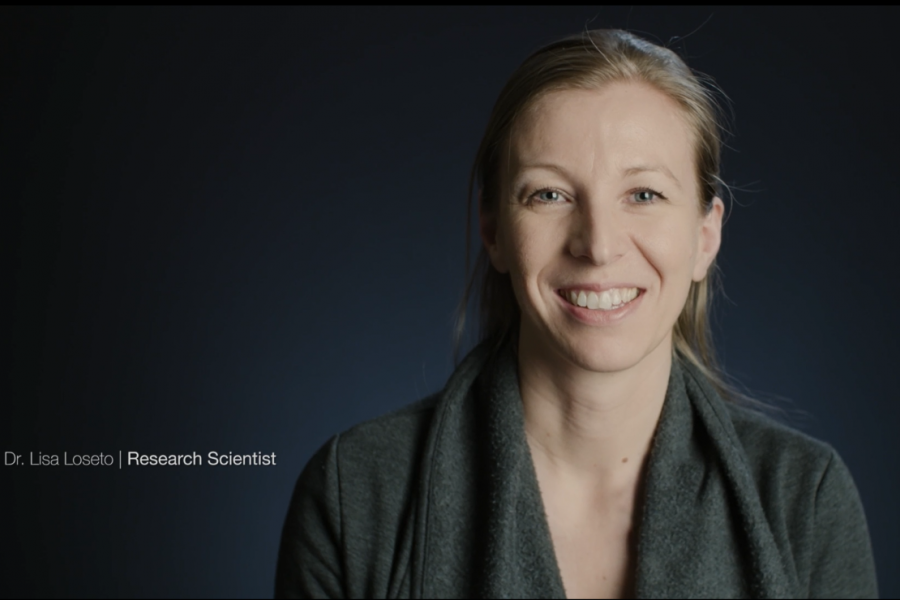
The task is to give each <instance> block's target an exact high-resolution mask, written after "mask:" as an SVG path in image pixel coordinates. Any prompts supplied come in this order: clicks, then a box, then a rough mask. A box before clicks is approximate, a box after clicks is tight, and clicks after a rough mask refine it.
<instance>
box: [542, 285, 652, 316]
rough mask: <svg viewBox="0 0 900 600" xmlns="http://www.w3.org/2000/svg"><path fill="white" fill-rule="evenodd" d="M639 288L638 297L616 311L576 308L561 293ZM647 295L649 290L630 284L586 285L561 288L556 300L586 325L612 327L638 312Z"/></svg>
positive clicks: (557, 291) (558, 290) (557, 292)
mask: <svg viewBox="0 0 900 600" xmlns="http://www.w3.org/2000/svg"><path fill="white" fill-rule="evenodd" d="M630 287H633V288H637V289H638V295H637V297H636V298H635V299H634V300H632V301H631V302H629V303H628V304H626V305H624V306H620V307H619V308H617V309H615V310H600V309H593V310H592V309H589V308H586V307H585V308H582V307H581V306H575V305H574V304H570V303H569V301H568V300H566V299H565V298H563V297H562V296H560V294H561V293H565V292H567V291H569V290H586V291H587V290H590V291H595V292H598V293H599V292H602V291H604V290H609V289H612V288H630ZM646 293H647V290H645V289H644V288H642V287H640V286H637V285H633V284H629V283H613V284H606V285H602V286H601V285H591V284H586V285H583V286H570V287H564V288H559V289H557V290H556V294H554V295H555V296H556V299H557V300H558V301H559V302H560V304H562V307H563V308H564V309H565V310H566V311H567V312H568V313H569V314H570V315H572V316H573V317H575V318H576V319H577V320H578V321H580V322H582V323H584V324H585V325H600V326H602V325H612V324H615V323H618V322H619V321H621V320H622V319H624V318H625V317H627V316H628V315H630V314H631V313H633V312H634V311H635V310H637V308H638V306H640V304H641V302H642V301H643V300H644V294H646Z"/></svg>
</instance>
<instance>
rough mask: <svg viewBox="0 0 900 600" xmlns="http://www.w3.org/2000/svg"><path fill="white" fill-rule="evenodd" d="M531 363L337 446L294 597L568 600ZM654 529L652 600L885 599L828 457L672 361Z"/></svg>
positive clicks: (657, 453)
mask: <svg viewBox="0 0 900 600" xmlns="http://www.w3.org/2000/svg"><path fill="white" fill-rule="evenodd" d="M518 382H519V379H518V366H517V360H516V356H515V352H514V351H513V350H512V348H511V347H509V346H507V347H506V348H504V349H503V351H501V352H500V353H499V354H497V355H495V356H494V357H493V358H491V355H490V353H489V351H488V349H487V348H486V347H484V346H479V347H477V348H476V349H475V350H473V351H472V352H471V353H470V354H469V355H468V356H467V357H466V359H465V360H464V361H463V362H462V363H461V364H460V366H459V367H458V368H457V369H456V371H455V372H454V373H453V375H452V376H451V378H450V380H449V382H448V383H447V386H446V387H445V388H444V390H443V391H442V392H440V393H438V394H435V395H434V396H431V397H428V398H426V399H424V400H422V401H419V402H417V403H415V404H413V405H411V406H409V407H407V408H405V409H402V410H400V411H398V412H395V413H392V414H389V415H386V416H383V417H380V418H378V419H375V420H373V421H369V422H367V423H363V424H361V425H357V426H356V427H353V428H351V429H350V430H348V431H346V432H344V433H341V434H339V435H336V436H334V437H333V438H332V439H331V440H329V441H328V442H327V443H326V444H325V445H324V446H323V447H322V448H321V449H320V450H319V451H318V452H317V453H316V454H315V455H314V456H313V458H312V459H311V460H310V461H309V463H308V464H307V466H306V468H305V469H304V470H303V473H302V474H301V475H300V478H299V480H298V482H297V486H296V488H295V491H294V495H293V498H292V500H291V504H290V507H289V509H288V515H287V519H286V521H285V525H284V530H283V533H282V540H281V548H280V553H279V558H278V567H277V573H276V582H275V595H276V596H277V597H307V598H326V597H331V598H336V597H349V598H363V597H368V598H386V597H389V598H410V597H415V598H464V597H484V598H564V597H565V589H564V587H563V582H562V577H561V576H560V571H559V567H558V565H557V562H556V556H555V553H554V549H553V542H552V540H551V537H550V531H549V527H548V525H547V518H546V515H545V513H544V507H543V502H542V499H541V494H540V488H539V486H538V482H537V476H536V474H535V470H534V464H533V462H532V459H531V453H530V450H529V446H528V443H527V441H526V438H525V429H524V414H523V407H522V399H521V396H520V393H519V383H518ZM643 489H644V497H643V501H642V502H641V504H640V506H641V507H642V510H641V511H640V513H639V514H637V515H636V517H635V527H637V540H638V542H637V566H636V568H637V572H636V592H637V596H638V597H641V598H677V597H683V598H696V597H717V598H875V597H877V594H878V590H877V584H876V578H875V568H874V560H873V557H872V549H871V543H870V540H869V533H868V530H867V526H866V520H865V515H864V512H863V508H862V503H861V501H860V498H859V494H858V493H857V490H856V487H855V485H854V483H853V479H852V478H851V476H850V473H849V471H848V470H847V467H846V466H845V465H844V463H843V462H842V461H841V459H840V457H839V456H838V455H837V454H836V452H835V451H834V450H833V449H832V448H831V447H830V446H829V445H827V444H825V443H823V442H820V441H817V440H815V439H813V438H810V437H808V436H806V435H804V434H802V433H800V432H797V431H795V430H793V429H790V428H788V427H785V426H783V425H781V424H779V423H777V422H775V421H774V420H772V419H769V418H767V417H764V416H762V415H759V414H757V413H754V412H751V411H748V410H745V409H742V408H740V407H737V406H735V405H733V404H728V403H725V402H724V401H723V400H722V399H721V398H720V397H719V396H718V394H717V393H716V391H715V390H714V388H713V387H712V386H711V385H710V384H709V382H708V381H707V380H706V379H705V377H704V376H703V375H702V373H701V372H700V371H699V370H698V369H696V367H694V366H693V365H691V364H690V363H687V362H684V361H680V360H677V359H675V360H673V363H672V369H671V373H670V378H669V384H668V388H667V391H666V398H665V402H664V404H663V410H662V413H661V415H660V419H659V423H658V425H657V429H656V432H655V435H654V439H653V443H652V446H651V450H650V456H649V459H648V463H647V468H646V474H645V480H644V487H643Z"/></svg>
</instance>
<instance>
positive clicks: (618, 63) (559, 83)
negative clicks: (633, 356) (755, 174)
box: [454, 29, 756, 404]
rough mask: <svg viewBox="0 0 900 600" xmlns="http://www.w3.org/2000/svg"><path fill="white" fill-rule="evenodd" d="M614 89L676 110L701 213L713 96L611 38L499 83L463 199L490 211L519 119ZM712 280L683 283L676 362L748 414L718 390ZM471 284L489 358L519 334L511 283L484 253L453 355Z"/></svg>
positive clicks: (661, 53)
mask: <svg viewBox="0 0 900 600" xmlns="http://www.w3.org/2000/svg"><path fill="white" fill-rule="evenodd" d="M618 81H637V82H643V83H645V84H649V85H650V86H652V87H654V88H655V89H657V90H659V91H660V92H662V93H664V94H666V96H668V97H669V98H670V99H672V100H673V101H675V102H676V103H677V104H678V105H679V106H680V107H681V108H682V110H683V112H684V116H685V117H686V119H687V122H688V123H689V124H690V126H691V129H692V131H693V132H694V136H695V139H694V147H695V151H696V156H695V162H696V168H697V183H698V189H699V191H700V193H699V196H700V206H699V209H700V211H701V212H702V214H706V213H708V212H709V211H710V210H711V209H712V206H713V198H715V197H716V196H718V195H720V194H719V192H720V188H721V186H722V180H721V179H720V177H719V169H720V162H721V158H720V154H721V146H722V137H721V136H722V131H723V127H722V125H721V122H722V120H723V119H722V111H721V107H720V105H719V103H718V102H717V101H716V95H717V93H718V90H717V88H716V87H715V85H714V84H713V83H712V82H711V81H710V80H709V79H708V78H706V77H704V76H702V75H699V74H695V73H694V72H692V71H691V69H690V68H689V67H688V66H687V65H686V64H685V63H684V61H682V60H681V58H679V56H678V55H677V54H676V53H675V52H673V51H672V50H669V49H668V48H663V47H661V46H657V45H655V44H652V43H650V42H648V41H646V40H643V39H641V38H639V37H637V36H636V35H633V34H631V33H629V32H626V31H621V30H616V29H597V30H593V31H586V32H584V33H582V34H579V35H574V36H570V37H567V38H564V39H562V40H559V41H557V42H554V43H552V44H550V45H548V46H545V47H543V48H541V49H540V50H538V51H537V52H535V53H534V54H532V55H531V56H529V57H528V58H527V59H525V61H524V62H523V63H522V64H521V65H520V66H519V68H518V69H516V70H515V72H514V73H513V74H512V76H511V77H510V78H509V80H508V81H507V82H506V85H505V86H504V87H503V89H502V90H501V92H500V96H499V97H498V98H497V102H496V103H495V104H494V108H493V110H492V112H491V116H490V119H489V121H488V125H487V128H486V131H485V134H484V137H483V138H482V140H481V144H480V146H479V148H478V153H477V154H476V157H475V163H474V165H473V167H472V172H471V176H470V180H469V191H470V193H471V190H472V188H473V187H475V188H476V189H477V190H478V194H479V197H480V205H481V210H482V211H483V212H485V213H488V214H490V213H492V212H493V211H495V210H497V202H498V198H499V195H500V193H501V191H500V190H501V183H502V182H501V181H500V179H501V177H502V173H503V171H502V169H501V164H500V157H501V154H502V149H503V148H505V147H506V146H507V145H508V143H509V138H510V133H511V131H512V128H513V126H514V124H515V122H516V120H517V118H518V117H519V116H520V115H521V114H522V113H523V112H524V111H526V110H528V109H529V108H530V107H532V106H534V104H535V103H536V102H537V100H539V99H540V98H541V97H543V96H545V95H546V94H548V93H550V92H554V91H559V90H566V89H587V90H595V89H598V88H600V87H602V86H603V85H606V84H609V83H612V82H618ZM471 204H472V203H471V201H470V202H469V208H468V219H467V225H466V273H468V271H469V264H470V260H469V259H470V256H469V248H470V244H471V225H470V224H471V220H472V219H471V212H472V207H471ZM718 276H719V273H718V267H717V266H716V264H715V261H713V263H712V264H711V265H710V267H709V270H708V271H707V276H706V277H705V278H704V279H703V280H702V281H700V282H696V281H695V282H692V283H691V288H690V291H689V293H688V297H687V301H686V302H685V306H684V308H683V309H682V311H681V314H680V315H679V317H678V320H677V321H676V322H675V325H674V329H673V341H674V348H673V351H674V353H675V356H676V358H679V357H680V359H682V360H686V361H689V362H690V363H692V364H693V365H695V366H696V367H697V368H698V369H699V370H700V371H701V372H702V373H703V374H704V375H705V376H706V377H707V378H708V379H709V380H710V382H711V383H712V384H713V385H714V386H715V387H716V389H717V391H719V393H720V394H721V395H722V396H723V397H724V398H726V399H730V400H735V401H736V400H749V402H750V403H752V404H756V402H754V401H753V400H751V399H749V398H748V397H747V396H745V395H744V394H742V393H740V392H739V391H737V390H736V389H735V388H734V387H733V386H731V385H730V384H729V383H727V382H726V380H725V377H726V375H725V374H724V372H723V371H722V370H721V369H720V367H719V365H718V362H717V360H716V355H715V351H714V348H713V343H712V335H711V332H710V323H709V316H710V310H711V303H712V298H713V286H717V285H718V284H719V280H718ZM479 279H480V280H481V289H480V292H481V293H480V302H479V304H480V338H481V341H483V342H488V343H489V344H491V346H492V348H493V351H494V352H496V351H497V350H498V349H499V348H500V346H502V345H503V344H504V342H506V341H507V340H508V339H510V338H515V337H516V336H517V333H518V331H517V328H518V324H519V319H520V311H519V306H518V304H517V302H516V299H515V296H514V295H513V291H512V284H511V282H510V278H509V275H508V274H502V273H500V272H498V271H497V270H496V269H494V267H493V265H491V263H490V260H489V258H488V255H487V252H486V251H485V249H484V248H483V247H482V248H481V251H480V253H479V255H478V259H477V263H476V265H475V269H474V271H473V272H472V274H471V276H470V278H469V280H468V282H467V284H466V286H465V291H464V293H463V298H462V300H461V302H460V305H459V310H458V312H457V322H456V332H455V336H454V337H455V342H456V349H457V352H458V350H459V344H460V340H461V339H462V335H463V333H464V330H465V321H466V309H467V307H468V304H469V300H470V298H471V297H472V294H473V291H474V289H475V284H476V283H477V281H478V280H479ZM711 279H714V281H711Z"/></svg>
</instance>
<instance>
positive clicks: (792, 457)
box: [727, 405, 877, 598]
mask: <svg viewBox="0 0 900 600" xmlns="http://www.w3.org/2000/svg"><path fill="white" fill-rule="evenodd" d="M727 411H728V413H729V414H730V415H731V421H732V424H733V425H734V430H735V432H736V433H737V438H738V440H739V443H740V444H741V450H742V454H743V455H744V456H745V457H746V466H747V468H748V469H749V471H750V473H751V474H752V477H753V479H754V481H755V483H756V488H757V490H758V492H759V498H760V501H761V504H762V509H763V511H764V512H765V514H766V518H767V521H768V523H769V526H770V528H771V530H772V533H773V535H774V537H775V541H776V543H777V544H778V545H779V546H780V547H781V549H782V555H783V556H790V557H791V562H792V563H793V565H792V566H793V571H794V573H795V574H796V576H797V583H798V584H799V585H800V586H801V588H802V589H803V590H805V593H806V594H807V595H809V596H810V597H848V598H849V597H873V596H876V595H877V584H876V583H875V572H874V560H873V558H872V549H871V543H870V540H869V532H868V527H867V524H866V518H865V513H864V510H863V505H862V501H861V499H860V497H859V493H858V491H857V488H856V485H855V483H854V481H853V477H852V475H851V474H850V470H849V469H848V468H847V465H846V464H845V463H844V461H843V460H842V459H841V457H840V455H839V454H838V453H837V451H836V450H835V449H834V448H833V447H832V446H831V445H830V444H828V443H826V442H823V441H821V440H817V439H815V438H813V437H811V436H809V435H807V434H805V433H802V432H800V431H798V430H796V429H793V428H791V427H788V426H786V425H784V424H782V423H779V422H777V421H776V420H774V419H772V418H770V417H768V416H765V415H763V414H760V413H757V412H755V411H752V410H748V409H746V408H742V407H739V406H735V405H729V406H728V408H727Z"/></svg>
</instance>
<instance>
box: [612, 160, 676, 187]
mask: <svg viewBox="0 0 900 600" xmlns="http://www.w3.org/2000/svg"><path fill="white" fill-rule="evenodd" d="M647 172H650V173H662V174H663V175H665V176H666V177H668V178H669V179H671V180H672V181H673V182H675V185H677V186H678V187H679V188H681V183H680V182H679V181H678V178H677V177H675V175H674V174H673V173H672V171H670V170H669V168H668V167H666V166H665V165H638V166H635V167H628V168H627V169H625V175H626V176H630V175H637V174H639V173H647Z"/></svg>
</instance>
